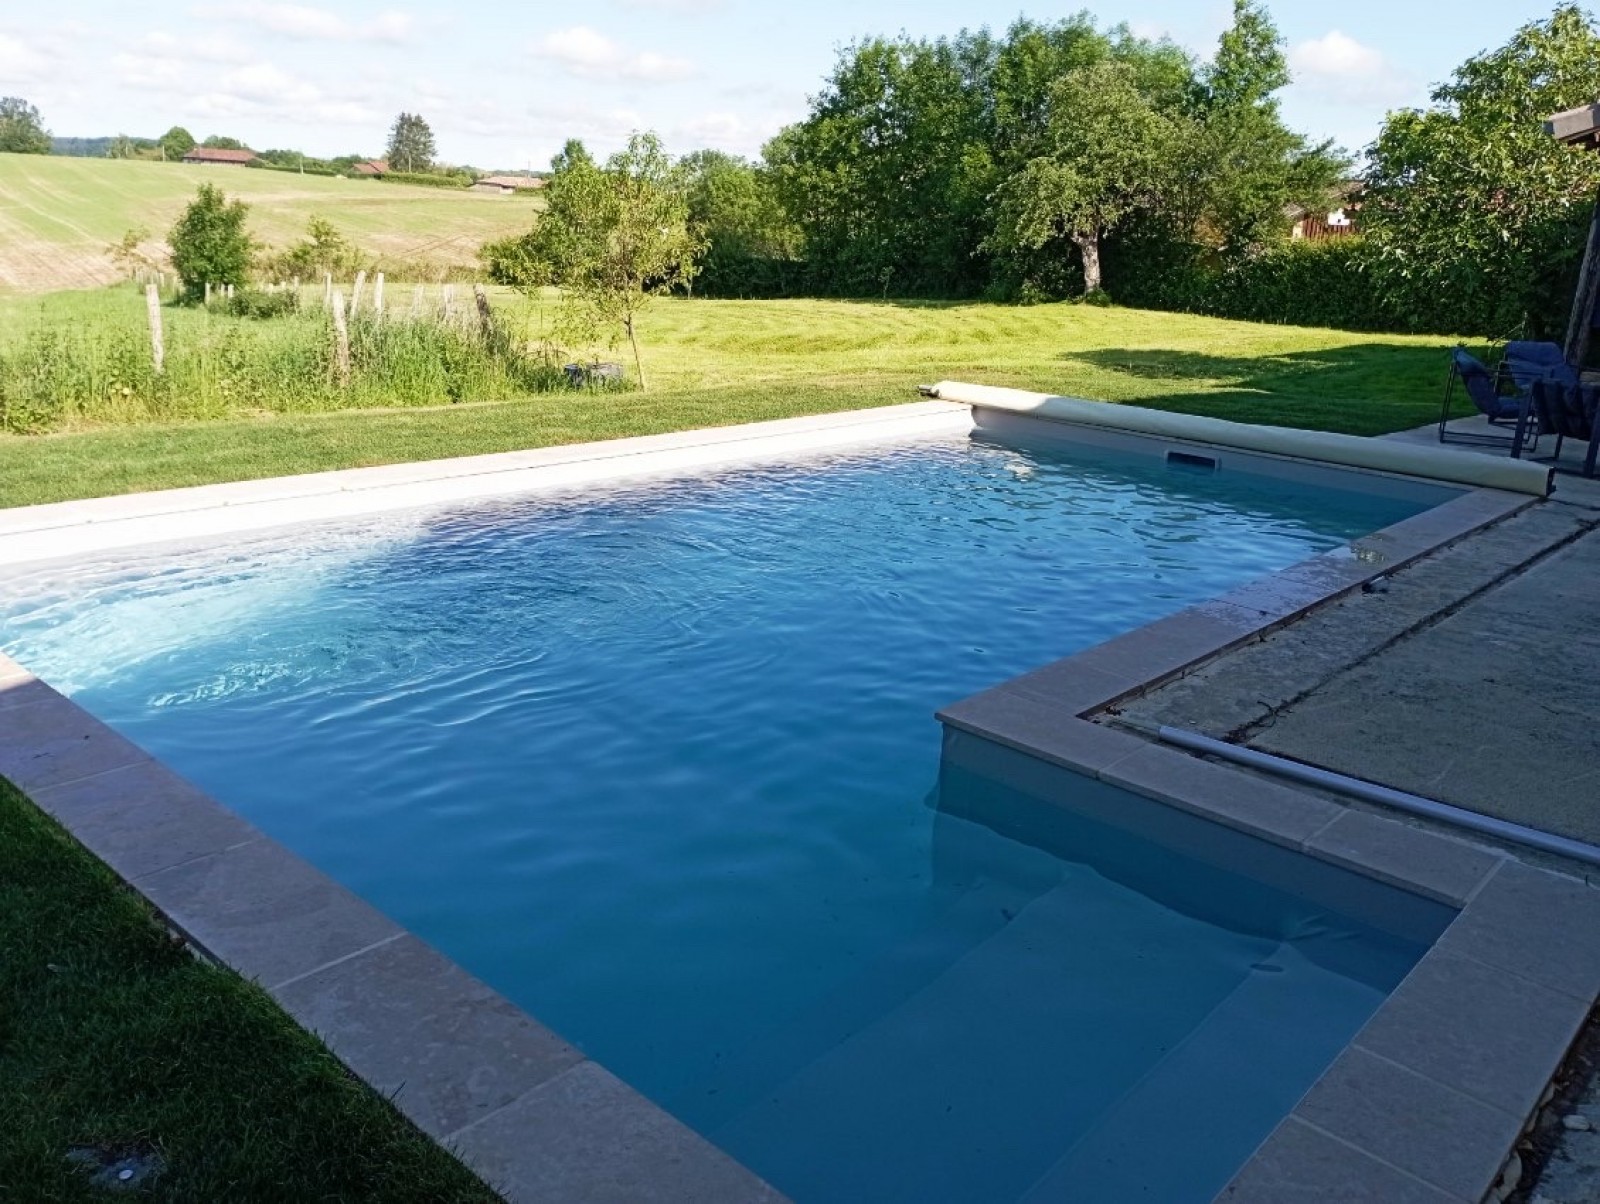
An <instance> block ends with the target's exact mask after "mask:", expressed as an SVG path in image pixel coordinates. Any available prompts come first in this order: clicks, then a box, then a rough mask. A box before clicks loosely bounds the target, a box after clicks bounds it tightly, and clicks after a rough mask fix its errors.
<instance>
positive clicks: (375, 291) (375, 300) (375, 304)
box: [372, 272, 383, 318]
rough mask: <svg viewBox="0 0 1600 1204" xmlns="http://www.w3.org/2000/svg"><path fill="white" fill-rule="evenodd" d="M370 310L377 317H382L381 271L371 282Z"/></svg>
mask: <svg viewBox="0 0 1600 1204" xmlns="http://www.w3.org/2000/svg"><path fill="white" fill-rule="evenodd" d="M372 312H373V313H375V314H377V315H378V317H380V318H381V317H383V273H382V272H379V273H378V278H377V280H375V281H373V284H372Z"/></svg>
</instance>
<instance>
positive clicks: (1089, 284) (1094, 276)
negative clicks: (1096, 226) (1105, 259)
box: [1072, 230, 1101, 296]
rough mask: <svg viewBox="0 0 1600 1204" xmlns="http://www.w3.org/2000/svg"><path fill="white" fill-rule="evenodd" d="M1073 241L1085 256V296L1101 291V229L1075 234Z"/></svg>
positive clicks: (1079, 251) (1080, 253)
mask: <svg viewBox="0 0 1600 1204" xmlns="http://www.w3.org/2000/svg"><path fill="white" fill-rule="evenodd" d="M1072 241H1073V242H1075V243H1077V244H1078V254H1079V255H1081V256H1083V292H1084V295H1085V296H1088V295H1089V294H1091V293H1098V292H1099V291H1100V281H1101V276H1100V231H1098V230H1095V231H1092V232H1091V233H1089V234H1074V235H1073V236H1072Z"/></svg>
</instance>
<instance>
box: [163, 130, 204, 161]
mask: <svg viewBox="0 0 1600 1204" xmlns="http://www.w3.org/2000/svg"><path fill="white" fill-rule="evenodd" d="M156 144H157V145H158V146H160V147H161V153H162V155H164V156H165V157H166V158H168V159H170V160H172V161H174V162H176V161H177V160H179V159H181V158H183V157H184V156H185V155H187V154H188V153H189V152H190V151H192V150H193V149H194V148H195V141H194V135H193V134H191V133H190V132H189V131H188V130H186V129H184V128H183V127H182V126H181V125H175V126H173V127H172V128H171V129H170V130H168V131H167V132H166V133H165V134H162V135H161V137H160V138H158V139H156Z"/></svg>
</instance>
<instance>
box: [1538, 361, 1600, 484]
mask: <svg viewBox="0 0 1600 1204" xmlns="http://www.w3.org/2000/svg"><path fill="white" fill-rule="evenodd" d="M1531 392H1532V395H1533V405H1532V407H1531V411H1530V413H1528V414H1527V415H1525V416H1524V417H1523V419H1522V422H1521V423H1519V424H1518V425H1519V432H1520V427H1521V426H1523V425H1526V424H1527V423H1530V422H1535V421H1536V422H1537V423H1538V424H1539V430H1540V431H1542V432H1543V433H1545V434H1547V435H1554V436H1555V437H1556V448H1555V453H1554V458H1555V459H1556V460H1557V461H1559V460H1560V459H1561V444H1562V442H1563V441H1564V440H1567V439H1582V440H1584V441H1586V442H1587V443H1588V445H1589V452H1588V454H1587V455H1586V456H1585V457H1584V459H1583V475H1584V476H1586V477H1592V476H1594V474H1595V461H1596V460H1597V459H1600V389H1596V388H1591V387H1587V386H1581V385H1580V386H1573V385H1565V384H1560V383H1558V382H1556V381H1553V380H1540V381H1535V382H1534V383H1533V388H1532V390H1531Z"/></svg>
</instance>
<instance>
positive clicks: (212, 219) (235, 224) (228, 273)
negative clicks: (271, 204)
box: [167, 184, 253, 301]
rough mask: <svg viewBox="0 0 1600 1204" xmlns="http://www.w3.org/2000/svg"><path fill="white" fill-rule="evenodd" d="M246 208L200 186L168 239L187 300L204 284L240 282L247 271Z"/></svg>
mask: <svg viewBox="0 0 1600 1204" xmlns="http://www.w3.org/2000/svg"><path fill="white" fill-rule="evenodd" d="M249 211H250V210H249V207H248V206H247V205H246V204H245V203H244V202H243V201H239V200H234V201H230V200H228V198H227V197H226V196H225V195H223V193H222V191H221V189H219V188H217V186H216V185H214V184H202V185H200V190H199V192H198V193H197V194H196V195H195V199H194V200H193V201H191V202H190V203H189V207H188V208H187V209H186V210H184V213H183V216H182V217H180V218H179V219H178V223H177V225H175V226H173V227H172V233H171V234H169V235H168V236H167V241H168V242H169V243H170V244H171V246H172V266H173V268H174V269H175V270H176V271H177V273H178V278H179V279H180V280H181V281H183V291H184V295H185V296H186V297H187V298H188V299H189V300H190V301H198V300H199V299H200V298H201V297H203V296H205V291H206V285H207V284H231V285H234V286H235V287H238V286H240V285H243V284H244V283H245V281H246V280H247V279H248V277H249V274H250V260H251V254H252V246H253V245H252V243H251V241H250V234H249V231H247V230H246V229H245V224H244V223H245V218H246V216H247V215H248V214H249Z"/></svg>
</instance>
